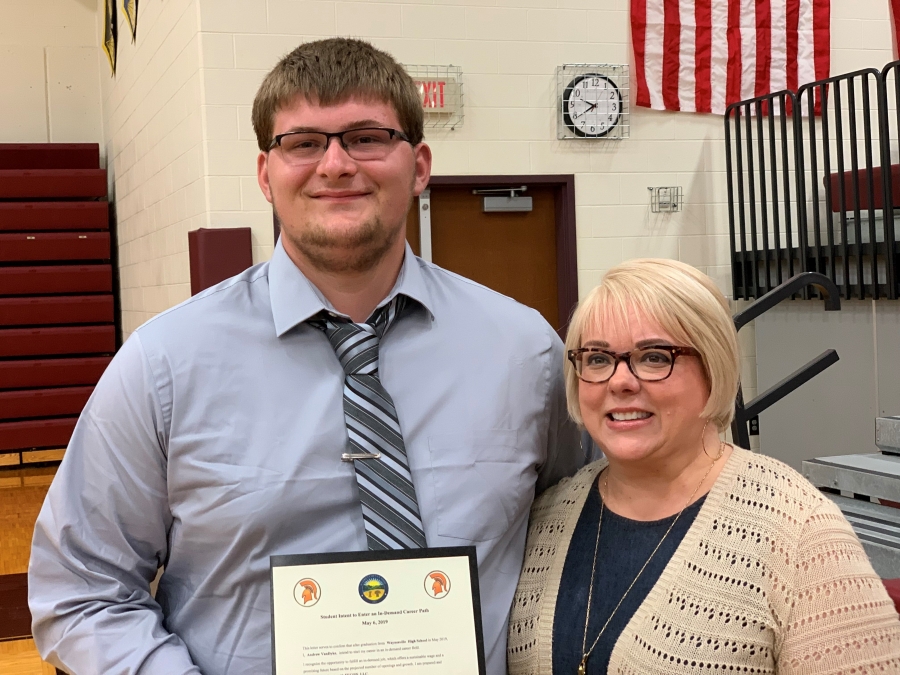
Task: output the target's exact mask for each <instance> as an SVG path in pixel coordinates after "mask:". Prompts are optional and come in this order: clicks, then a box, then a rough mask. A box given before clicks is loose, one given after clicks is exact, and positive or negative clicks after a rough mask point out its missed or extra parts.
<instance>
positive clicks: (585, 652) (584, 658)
mask: <svg viewBox="0 0 900 675" xmlns="http://www.w3.org/2000/svg"><path fill="white" fill-rule="evenodd" d="M703 431H704V432H705V431H706V426H704V427H703ZM702 438H703V435H702V434H701V441H702ZM703 452H704V454H705V453H706V448H705V447H704V448H703ZM724 454H725V441H719V454H718V455H716V458H715V459H713V461H712V462H711V463H710V465H709V468H708V469H707V470H706V473H705V474H703V478H701V479H700V482H699V483H698V484H697V487H695V488H694V491H693V492H692V493H691V496H690V497H688V500H687V502H686V503H685V505H684V506H682V507H681V511H679V512H678V515H677V516H675V520H673V521H672V523H671V524H670V525H669V528H668V529H667V530H666V533H665V534H664V535H663V536H662V539H660V540H659V543H658V544H657V545H656V548H654V549H653V552H652V553H651V554H650V557H649V558H647V560H646V562H645V563H644V564H643V565H642V566H641V569H640V571H638V573H637V576H635V578H634V579H632V581H631V583H630V584H628V588H626V589H625V593H624V594H623V595H622V597H621V598H619V602H618V603H616V606H615V607H614V608H613V611H612V613H610V615H609V617H608V618H607V619H606V623H604V624H603V627H602V628H601V629H600V632H599V633H597V637H596V638H594V642H593V644H591V648H590V649H587V632H588V622H589V621H590V619H591V601H592V599H593V597H594V575H595V574H596V572H597V549H598V548H599V546H600V529H601V527H602V526H603V509H604V506H605V504H604V502H603V494H602V493H601V495H600V520H599V522H598V523H597V540H596V541H595V542H594V562H593V564H592V565H591V585H590V586H589V587H588V601H587V612H586V613H585V616H584V638H583V639H582V641H581V663H580V664H578V675H587V662H588V659H589V658H590V657H591V654H592V653H593V652H594V648H595V647H596V646H597V643H598V642H600V638H601V637H602V635H603V633H604V632H605V631H606V627H607V626H609V622H610V621H612V618H613V617H614V616H615V615H616V612H618V611H619V607H620V606H621V605H622V602H623V601H624V600H625V597H626V596H627V595H628V594H629V593H630V592H631V589H632V587H634V585H635V583H637V580H638V579H639V578H640V577H641V575H642V574H643V573H644V570H645V569H647V565H649V564H650V561H651V560H653V556H655V555H656V552H657V551H658V550H659V547H660V546H662V544H663V542H664V541H665V540H666V537H668V536H669V532H671V531H672V528H673V527H675V523H677V522H678V519H679V518H681V514H682V513H684V510H685V509H686V508H687V507H688V506H689V505H690V504H691V502H693V501H694V497H695V496H696V494H697V491H698V490H699V489H700V486H701V485H703V483H704V482H705V481H706V479H707V477H709V472H710V471H712V468H713V467H714V466H715V465H716V462H718V461H719V460H720V459H722V455H724ZM707 456H708V455H707ZM603 487H604V488H605V489H606V494H609V471H607V472H606V478H605V479H604V481H603Z"/></svg>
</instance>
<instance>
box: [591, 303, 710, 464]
mask: <svg viewBox="0 0 900 675" xmlns="http://www.w3.org/2000/svg"><path fill="white" fill-rule="evenodd" d="M652 345H671V346H682V347H684V346H689V345H681V344H679V343H678V342H677V341H676V340H675V339H674V338H673V337H672V336H671V335H669V334H668V333H667V332H666V331H664V330H663V329H662V328H661V327H660V326H659V325H658V324H657V323H656V322H655V321H651V320H650V319H649V318H647V317H646V316H644V315H643V314H642V313H640V312H636V311H635V310H633V309H632V310H629V312H628V321H627V322H622V321H616V320H614V319H604V320H602V321H601V322H600V326H599V327H597V328H593V329H589V330H587V331H586V332H585V334H584V335H583V336H582V340H581V346H582V347H600V348H602V349H609V350H611V351H614V352H630V351H632V350H634V349H637V348H642V347H648V346H652ZM708 398H709V385H708V384H707V381H706V375H705V373H704V370H703V364H702V362H701V361H700V358H699V357H696V356H679V357H677V358H676V360H675V365H674V368H673V370H672V374H671V375H670V376H669V377H668V378H667V379H665V380H660V381H658V382H644V381H642V380H639V379H637V378H636V377H635V376H634V375H633V374H632V372H631V371H630V370H629V369H628V365H627V364H626V363H624V362H620V363H619V364H618V367H617V368H616V372H615V373H614V374H613V376H612V378H611V379H610V380H609V381H607V382H603V383H599V384H592V383H587V382H582V381H579V385H578V402H579V405H580V406H581V417H582V419H583V420H584V426H585V428H586V429H587V430H588V433H590V435H591V437H592V438H593V439H594V441H595V442H596V443H597V445H599V446H600V448H601V449H602V450H603V451H604V453H606V455H607V457H608V458H609V459H610V461H613V462H620V463H642V462H645V461H648V460H649V461H665V460H666V459H668V458H671V457H673V456H675V455H677V454H678V453H680V452H694V451H696V450H698V449H699V443H700V435H701V433H702V432H703V425H704V423H705V420H704V419H701V418H700V413H701V412H702V411H703V408H704V407H705V406H706V401H707V399H708ZM713 451H715V449H713Z"/></svg>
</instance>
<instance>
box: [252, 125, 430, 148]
mask: <svg viewBox="0 0 900 675" xmlns="http://www.w3.org/2000/svg"><path fill="white" fill-rule="evenodd" d="M357 131H386V132H388V134H389V136H390V139H391V140H394V137H395V136H396V137H397V138H399V139H400V140H401V141H406V142H407V143H409V144H410V145H412V144H413V142H412V140H410V138H409V136H407V135H406V134H405V133H403V132H402V131H400V130H399V129H391V128H389V127H359V128H358V129H347V130H345V131H334V132H329V131H286V132H285V133H283V134H276V135H275V138H273V139H272V142H271V143H270V144H269V151H272V150H274V149H275V146H276V145H277V146H278V147H279V148H280V147H281V139H282V138H284V137H285V136H297V135H299V134H318V135H320V136H324V137H325V152H328V146H329V145H330V144H331V139H332V138H336V139H338V143H340V144H341V147H342V148H343V149H344V152H349V149H348V148H347V144H346V143H344V134H352V133H354V132H357Z"/></svg>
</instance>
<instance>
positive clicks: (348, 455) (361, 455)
mask: <svg viewBox="0 0 900 675" xmlns="http://www.w3.org/2000/svg"><path fill="white" fill-rule="evenodd" d="M355 459H381V453H380V452H375V453H372V452H345V453H344V454H343V455H341V461H342V462H352V461H353V460H355Z"/></svg>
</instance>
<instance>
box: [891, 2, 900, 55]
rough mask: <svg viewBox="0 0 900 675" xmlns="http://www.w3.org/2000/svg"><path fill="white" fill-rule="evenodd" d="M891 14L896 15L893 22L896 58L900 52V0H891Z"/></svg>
mask: <svg viewBox="0 0 900 675" xmlns="http://www.w3.org/2000/svg"><path fill="white" fill-rule="evenodd" d="M891 15H892V16H893V17H894V21H893V23H892V24H891V28H893V29H894V30H893V31H892V32H893V34H894V58H897V54H900V0H891Z"/></svg>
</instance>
